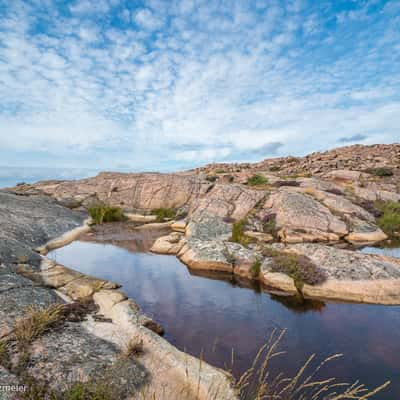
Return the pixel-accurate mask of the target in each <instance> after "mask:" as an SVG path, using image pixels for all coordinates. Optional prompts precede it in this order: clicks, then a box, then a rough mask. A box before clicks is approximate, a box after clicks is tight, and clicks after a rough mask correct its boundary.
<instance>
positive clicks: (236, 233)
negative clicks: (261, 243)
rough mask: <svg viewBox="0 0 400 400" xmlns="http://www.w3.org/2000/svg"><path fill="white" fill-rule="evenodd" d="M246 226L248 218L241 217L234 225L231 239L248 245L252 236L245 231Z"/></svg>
mask: <svg viewBox="0 0 400 400" xmlns="http://www.w3.org/2000/svg"><path fill="white" fill-rule="evenodd" d="M245 228H246V220H244V219H241V220H240V221H237V222H235V223H234V224H233V225H232V236H231V241H232V242H235V243H239V244H241V245H242V246H247V245H248V244H249V243H250V238H249V237H248V236H247V235H246V234H245V233H244V231H245Z"/></svg>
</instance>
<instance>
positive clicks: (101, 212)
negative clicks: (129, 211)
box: [89, 204, 123, 225]
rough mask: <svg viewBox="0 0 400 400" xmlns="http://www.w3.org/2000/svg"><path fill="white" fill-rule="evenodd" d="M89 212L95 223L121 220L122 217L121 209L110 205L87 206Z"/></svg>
mask: <svg viewBox="0 0 400 400" xmlns="http://www.w3.org/2000/svg"><path fill="white" fill-rule="evenodd" d="M89 214H90V216H91V217H92V219H93V221H94V222H95V224H98V225H101V224H103V223H107V222H114V221H121V220H122V219H123V213H122V209H121V208H119V207H110V206H107V205H104V204H97V205H94V206H91V207H89Z"/></svg>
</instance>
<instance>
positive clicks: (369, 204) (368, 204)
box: [355, 200, 383, 218]
mask: <svg viewBox="0 0 400 400" xmlns="http://www.w3.org/2000/svg"><path fill="white" fill-rule="evenodd" d="M355 203H356V204H357V205H358V206H360V207H361V208H364V210H367V211H368V212H369V213H370V214H372V215H373V216H374V217H375V218H379V217H382V215H383V212H382V211H381V210H379V209H378V208H377V207H376V206H375V203H374V202H373V201H370V200H359V201H355Z"/></svg>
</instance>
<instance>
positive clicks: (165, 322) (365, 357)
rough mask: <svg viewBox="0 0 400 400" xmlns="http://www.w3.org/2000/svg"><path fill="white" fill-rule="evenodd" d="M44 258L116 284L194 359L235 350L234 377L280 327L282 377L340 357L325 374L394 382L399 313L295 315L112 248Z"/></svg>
mask: <svg viewBox="0 0 400 400" xmlns="http://www.w3.org/2000/svg"><path fill="white" fill-rule="evenodd" d="M50 256H51V257H55V258H56V259H57V261H59V262H60V263H62V264H65V265H67V266H69V267H71V268H75V269H77V270H79V271H82V272H84V273H87V274H91V275H95V276H97V277H100V278H104V279H108V280H113V281H116V282H118V283H121V284H122V285H123V288H122V289H123V290H124V291H125V292H126V293H127V294H128V295H129V296H130V297H132V298H133V299H134V300H135V301H136V302H137V303H138V304H139V305H140V306H141V308H142V309H143V311H144V312H145V313H147V314H148V315H150V316H152V317H153V318H154V319H155V320H156V321H157V322H158V323H160V324H161V325H162V326H163V328H164V329H165V331H166V338H167V339H168V340H169V341H170V342H172V343H173V344H175V345H176V346H178V347H179V348H180V349H186V350H187V351H188V352H190V353H192V354H194V355H199V354H200V353H201V351H202V350H204V358H205V359H206V360H207V361H208V362H210V363H212V364H215V365H218V366H224V364H225V363H226V364H228V365H230V359H231V351H232V348H234V353H235V368H236V371H243V370H245V369H247V368H248V367H249V366H250V364H251V361H252V359H253V357H254V356H255V354H256V353H257V351H258V350H259V348H260V347H261V346H262V345H263V344H264V343H265V341H266V340H267V338H268V336H269V334H270V332H271V329H273V328H275V327H280V328H287V329H288V332H287V335H286V338H285V339H284V342H283V346H284V349H285V350H287V353H288V354H287V356H285V357H283V358H282V359H281V360H276V364H275V365H277V367H278V368H281V369H283V370H285V371H286V372H288V373H293V372H294V371H295V369H296V368H298V367H299V366H300V365H301V363H302V362H304V361H305V359H306V358H307V356H308V355H309V354H311V353H317V354H318V355H319V356H320V357H322V358H323V357H325V356H328V355H330V354H333V353H338V352H339V353H344V354H345V357H344V359H343V360H341V361H337V362H335V364H332V365H331V366H330V367H329V369H328V371H327V372H328V373H329V374H332V373H333V374H336V375H337V376H340V378H343V379H345V380H354V379H356V378H357V379H360V380H361V381H363V382H365V383H368V385H370V386H373V385H375V384H376V385H378V384H380V383H382V382H383V381H385V380H387V379H392V380H394V379H395V377H397V374H398V370H399V368H398V367H397V366H396V359H397V360H398V359H399V358H400V343H399V341H398V337H400V308H399V307H384V306H371V305H357V304H332V303H327V304H326V306H325V307H322V306H321V305H318V304H317V305H316V306H313V307H312V308H311V309H309V308H308V307H310V306H309V305H307V306H304V305H303V306H300V307H298V308H297V311H295V310H293V309H291V308H290V307H291V305H290V303H289V302H287V301H286V300H282V299H280V300H279V301H277V300H274V298H273V297H272V296H270V295H268V294H266V293H257V292H256V291H254V290H252V289H248V288H243V287H239V286H233V285H232V283H230V282H229V281H223V280H216V279H208V278H206V277H203V276H198V275H192V274H190V273H189V271H188V270H187V268H186V267H185V266H184V265H183V264H182V263H181V262H180V261H179V260H178V259H177V258H175V257H173V256H163V255H155V254H149V253H132V252H129V251H127V250H125V249H122V248H119V247H115V246H112V245H104V244H98V243H87V242H74V243H72V244H71V245H69V246H66V247H64V248H62V249H58V250H56V251H54V252H52V253H51V254H50ZM396 356H397V357H396ZM394 385H396V384H394ZM388 398H393V397H390V395H389V397H388Z"/></svg>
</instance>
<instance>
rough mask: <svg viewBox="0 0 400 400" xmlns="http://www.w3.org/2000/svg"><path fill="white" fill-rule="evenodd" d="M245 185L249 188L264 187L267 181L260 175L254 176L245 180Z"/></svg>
mask: <svg viewBox="0 0 400 400" xmlns="http://www.w3.org/2000/svg"><path fill="white" fill-rule="evenodd" d="M247 184H248V185H249V186H260V185H266V184H268V179H267V178H266V177H265V176H263V175H261V174H255V175H253V176H252V177H250V178H249V179H248V180H247Z"/></svg>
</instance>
